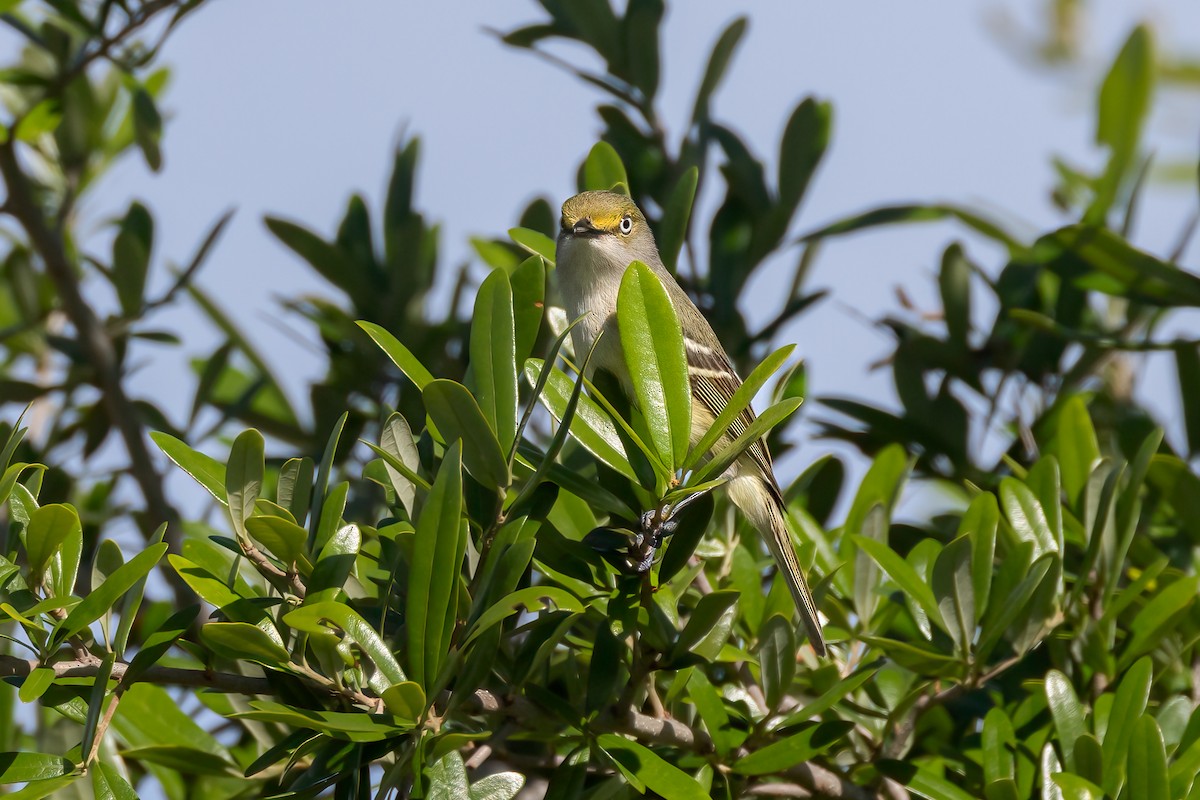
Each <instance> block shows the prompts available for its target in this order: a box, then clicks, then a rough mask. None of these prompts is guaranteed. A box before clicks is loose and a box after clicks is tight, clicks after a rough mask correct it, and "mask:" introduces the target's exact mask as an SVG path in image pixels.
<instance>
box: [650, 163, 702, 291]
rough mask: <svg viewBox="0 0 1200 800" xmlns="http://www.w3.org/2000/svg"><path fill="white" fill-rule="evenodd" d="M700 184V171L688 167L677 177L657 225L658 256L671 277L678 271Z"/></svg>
mask: <svg viewBox="0 0 1200 800" xmlns="http://www.w3.org/2000/svg"><path fill="white" fill-rule="evenodd" d="M699 182H700V170H699V169H698V168H697V167H688V168H687V169H686V170H684V172H683V174H682V175H680V176H679V181H678V182H677V183H676V184H675V188H674V189H672V190H671V196H670V197H669V198H667V205H666V208H664V209H663V216H662V222H660V223H659V225H658V230H657V231H655V233H656V234H658V254H659V256H660V257H661V258H662V261H663V266H665V267H666V268H667V271H668V272H670V273H671V274H672V275H674V274H675V273H676V271H677V270H678V269H679V253H680V252H681V251H682V250H683V243H684V242H685V241H686V240H687V231H688V221H689V220H690V219H691V216H692V203H693V202H694V201H695V199H696V186H697V184H698V183H699Z"/></svg>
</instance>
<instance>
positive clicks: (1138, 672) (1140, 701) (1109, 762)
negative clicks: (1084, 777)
mask: <svg viewBox="0 0 1200 800" xmlns="http://www.w3.org/2000/svg"><path fill="white" fill-rule="evenodd" d="M1153 679H1154V663H1153V661H1151V660H1150V657H1149V656H1146V657H1144V658H1140V659H1138V660H1137V661H1135V662H1134V663H1133V665H1132V666H1130V667H1129V669H1127V670H1126V671H1125V673H1124V674H1123V675H1122V676H1121V683H1120V685H1119V686H1117V692H1116V695H1115V696H1114V697H1113V703H1112V710H1111V711H1109V714H1108V728H1107V729H1106V730H1105V732H1104V742H1103V750H1104V766H1105V770H1104V790H1105V791H1106V792H1108V793H1109V794H1110V795H1112V796H1113V797H1116V796H1117V792H1118V790H1119V789H1120V788H1121V784H1122V782H1123V780H1124V776H1125V769H1124V767H1125V760H1126V758H1125V757H1126V754H1127V753H1128V752H1129V749H1130V741H1131V738H1132V736H1133V730H1134V728H1135V727H1136V724H1137V721H1138V719H1139V718H1140V717H1141V716H1142V714H1143V712H1145V710H1146V703H1147V702H1148V701H1149V699H1150V685H1151V683H1152V682H1153Z"/></svg>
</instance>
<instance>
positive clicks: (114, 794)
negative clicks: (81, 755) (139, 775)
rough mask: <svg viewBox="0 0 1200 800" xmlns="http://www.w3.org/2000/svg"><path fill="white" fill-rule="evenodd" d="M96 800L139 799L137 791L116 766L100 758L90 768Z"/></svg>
mask: <svg viewBox="0 0 1200 800" xmlns="http://www.w3.org/2000/svg"><path fill="white" fill-rule="evenodd" d="M88 774H89V775H91V777H92V794H93V796H94V797H95V800H138V795H137V792H135V791H134V790H133V787H132V786H130V785H129V782H128V781H126V780H125V778H123V777H122V776H121V773H120V772H119V771H118V770H117V768H116V767H115V766H113V765H112V764H109V763H108V762H107V761H103V760H98V761H96V763H94V764H92V766H91V767H89V768H88Z"/></svg>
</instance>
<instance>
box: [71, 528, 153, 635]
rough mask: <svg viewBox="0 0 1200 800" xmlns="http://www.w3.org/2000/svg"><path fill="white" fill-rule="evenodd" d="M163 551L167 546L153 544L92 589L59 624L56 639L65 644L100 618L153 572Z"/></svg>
mask: <svg viewBox="0 0 1200 800" xmlns="http://www.w3.org/2000/svg"><path fill="white" fill-rule="evenodd" d="M165 552H167V545H166V544H163V543H159V544H152V545H150V546H149V547H147V548H146V549H145V550H143V551H142V552H140V553H138V554H137V555H136V556H134V557H133V558H131V559H129V561H127V562H126V563H125V564H123V565H121V567H120V568H118V569H117V571H116V572H114V573H113V574H112V575H110V576H108V579H107V580H106V581H104V583H102V584H100V585H99V586H95V587H93V588H92V591H91V593H90V594H88V596H87V597H85V598H83V600H82V601H80V603H79V605H77V606H75V607H74V608H73V609H71V612H70V613H69V614H67V616H66V618H65V619H64V620H63V621H62V622H60V623H59V624H58V627H57V629H56V631H55V638H56V640H57V641H60V642H61V641H64V640H65V639H67V638H68V637H70V636H74V635H75V634H77V633H79V632H80V631H82V630H83V629H84V628H86V627H87V626H88V625H91V624H92V623H93V622H95V621H96V620H98V619H100V617H101V616H103V615H104V613H105V612H107V611H108V610H109V609H111V608H112V607H113V606H114V605H116V603H117V601H118V600H120V599H121V597H122V596H124V595H125V593H126V592H128V591H129V590H130V589H131V588H133V586H134V585H135V584H137V582H138V581H140V580H141V579H142V578H144V577H145V576H146V574H147V573H148V572H150V570H152V569H154V566H155V565H156V564H157V563H158V561H159V559H160V558H162V557H163V553H165Z"/></svg>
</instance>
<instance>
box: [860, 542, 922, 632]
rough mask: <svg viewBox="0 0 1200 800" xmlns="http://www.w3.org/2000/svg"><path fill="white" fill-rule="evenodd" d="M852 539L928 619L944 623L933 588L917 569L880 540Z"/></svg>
mask: <svg viewBox="0 0 1200 800" xmlns="http://www.w3.org/2000/svg"><path fill="white" fill-rule="evenodd" d="M853 539H854V543H855V544H856V545H858V547H859V549H861V550H862V551H863V552H865V553H866V554H867V555H869V556H870V557H871V558H873V559H874V560H875V562H876V563H877V564H879V566H880V568H882V569H883V571H884V572H886V573H887V574H888V577H890V578H891V579H892V580H894V581H895V582H896V584H897V585H898V586H899V587H900V589H901V591H903V592H904V593H905V594H907V595H908V596H909V597H911V598H912V599H913V600H915V601H916V602H917V604H918V605H919V606H920V607H921V609H922V610H923V611H924V612H925V614H926V615H927V616H928V617H929V619H931V620H937V621H938V622H939V626H940V625H941V624H944V623H943V622H942V618H941V613H940V611H939V609H938V602H937V598H935V597H934V594H933V590H932V589H930V588H929V584H927V583H926V582H925V581H924V580H923V579H922V578H921V576H920V575H918V574H917V571H916V570H915V569H913V568H912V565H911V564H909V563H908V562H907V561H905V560H904V559H903V558H901V557H900V556H899V555H897V554H896V552H895V551H894V550H892V549H891V548H890V547H888V546H887V545H886V544H885V543H883V542H881V541H877V540H875V539H869V538H867V537H865V536H855V537H853Z"/></svg>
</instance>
